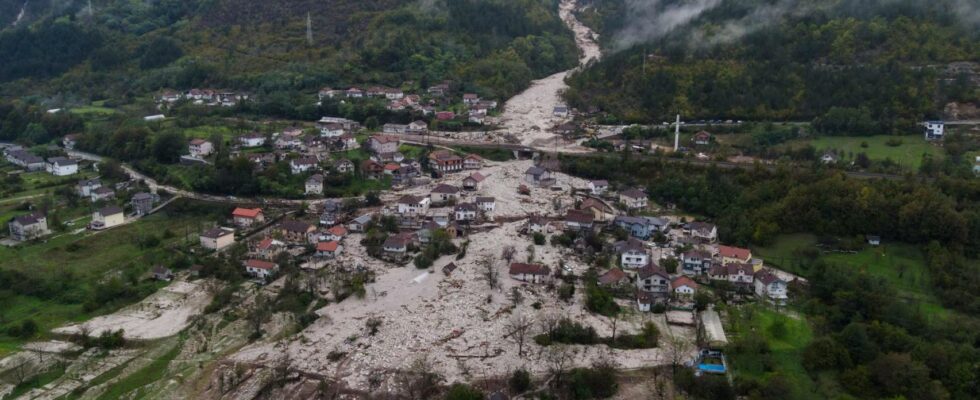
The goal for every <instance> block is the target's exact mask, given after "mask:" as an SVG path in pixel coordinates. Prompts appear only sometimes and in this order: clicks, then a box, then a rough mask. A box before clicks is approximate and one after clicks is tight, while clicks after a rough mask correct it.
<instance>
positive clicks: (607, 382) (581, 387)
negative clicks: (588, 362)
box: [566, 366, 619, 399]
mask: <svg viewBox="0 0 980 400" xmlns="http://www.w3.org/2000/svg"><path fill="white" fill-rule="evenodd" d="M566 382H567V383H566V385H567V387H568V392H569V393H570V394H571V398H573V399H604V398H607V397H612V395H614V394H616V391H617V390H618V389H619V385H618V384H617V383H616V370H615V369H614V368H612V367H611V366H601V367H600V366H596V367H594V368H576V369H573V370H572V371H571V373H570V374H569V376H568V380H567V381H566Z"/></svg>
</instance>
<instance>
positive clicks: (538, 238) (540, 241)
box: [534, 232, 545, 246]
mask: <svg viewBox="0 0 980 400" xmlns="http://www.w3.org/2000/svg"><path fill="white" fill-rule="evenodd" d="M544 243H545V238H544V234H542V233H541V232H535V233H534V244H536V245H538V246H543V245H544Z"/></svg>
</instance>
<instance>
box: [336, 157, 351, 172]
mask: <svg viewBox="0 0 980 400" xmlns="http://www.w3.org/2000/svg"><path fill="white" fill-rule="evenodd" d="M333 169H334V170H335V171H337V172H339V173H341V174H346V173H350V172H354V163H353V162H351V160H348V159H346V158H344V159H341V160H338V161H337V162H336V163H334V164H333Z"/></svg>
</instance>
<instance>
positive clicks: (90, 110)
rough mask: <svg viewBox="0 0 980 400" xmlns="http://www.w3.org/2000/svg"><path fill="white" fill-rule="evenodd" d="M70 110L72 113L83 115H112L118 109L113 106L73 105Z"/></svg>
mask: <svg viewBox="0 0 980 400" xmlns="http://www.w3.org/2000/svg"><path fill="white" fill-rule="evenodd" d="M68 112H70V113H72V114H77V115H82V116H95V115H112V114H115V113H116V112H117V111H116V110H115V109H113V108H108V107H102V106H96V105H94V104H93V105H91V106H85V107H73V108H71V109H70V110H68Z"/></svg>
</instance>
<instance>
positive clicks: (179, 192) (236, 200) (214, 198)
mask: <svg viewBox="0 0 980 400" xmlns="http://www.w3.org/2000/svg"><path fill="white" fill-rule="evenodd" d="M65 152H66V153H68V155H69V156H71V157H74V158H80V159H83V160H89V161H96V162H102V161H104V160H105V157H102V156H100V155H98V154H92V153H87V152H84V151H78V150H65ZM119 165H120V167H122V169H123V171H125V172H126V174H127V175H129V177H130V178H131V179H138V180H141V181H143V183H145V184H146V186H147V187H149V188H150V190H153V191H154V192H160V191H163V192H167V193H170V194H172V195H174V196H179V197H186V198H189V199H195V200H202V201H209V202H217V203H232V204H256V203H258V204H269V205H284V206H298V205H301V204H304V203H305V204H318V203H322V202H325V201H327V200H328V199H282V198H275V197H258V198H244V197H235V196H218V195H213V194H207V193H200V192H193V191H189V190H184V189H180V188H178V187H174V186H170V185H164V184H161V183H159V182H157V181H156V180H155V179H153V178H151V177H149V176H146V175H145V174H143V173H142V172H139V171H137V170H136V169H134V168H133V167H131V166H129V165H127V164H125V163H120V164H119Z"/></svg>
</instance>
